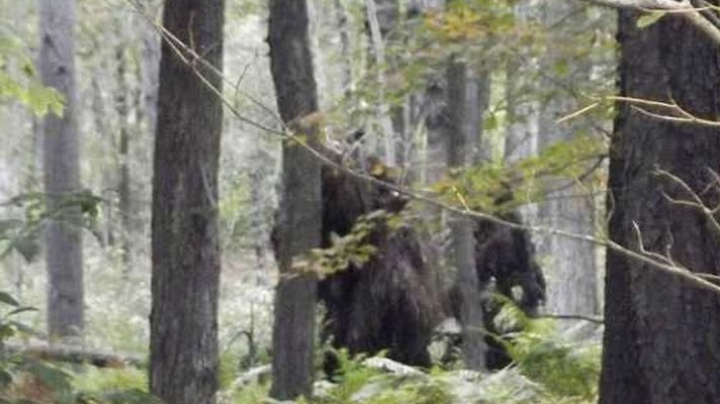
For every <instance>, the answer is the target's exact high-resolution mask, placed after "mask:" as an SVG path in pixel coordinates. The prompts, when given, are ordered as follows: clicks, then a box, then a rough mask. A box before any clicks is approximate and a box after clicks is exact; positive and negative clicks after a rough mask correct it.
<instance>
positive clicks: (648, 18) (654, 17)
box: [637, 11, 667, 29]
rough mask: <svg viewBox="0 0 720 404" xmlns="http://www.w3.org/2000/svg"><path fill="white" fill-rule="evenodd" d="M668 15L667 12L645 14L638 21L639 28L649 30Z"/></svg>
mask: <svg viewBox="0 0 720 404" xmlns="http://www.w3.org/2000/svg"><path fill="white" fill-rule="evenodd" d="M665 14H667V11H651V12H649V13H647V14H644V15H643V16H641V17H640V18H638V20H637V27H638V28H640V29H643V28H647V27H649V26H651V25H653V24H655V23H656V22H658V21H659V20H660V19H661V18H663V16H664V15H665Z"/></svg>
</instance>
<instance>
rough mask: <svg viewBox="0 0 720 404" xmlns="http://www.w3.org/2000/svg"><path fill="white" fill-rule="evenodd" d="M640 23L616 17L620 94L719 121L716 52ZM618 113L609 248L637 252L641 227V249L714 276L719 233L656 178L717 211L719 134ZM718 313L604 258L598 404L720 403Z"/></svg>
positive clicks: (696, 296)
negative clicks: (674, 105)
mask: <svg viewBox="0 0 720 404" xmlns="http://www.w3.org/2000/svg"><path fill="white" fill-rule="evenodd" d="M713 3H714V4H716V2H713ZM638 17H639V13H638V12H634V11H621V12H620V20H619V34H618V39H619V42H620V45H621V53H620V57H621V59H620V94H621V95H623V96H628V97H635V98H642V99H650V100H656V101H665V102H672V101H675V102H677V103H678V104H679V105H680V106H681V107H682V108H684V109H685V110H686V111H689V112H691V113H693V114H696V115H698V116H701V117H703V118H706V119H716V118H717V116H718V115H719V114H720V103H719V102H718V100H719V99H720V70H718V52H717V48H716V47H715V46H713V44H712V43H711V42H710V41H709V40H708V39H707V38H705V37H704V36H703V34H702V33H701V32H698V31H697V30H696V29H695V28H694V27H693V26H691V25H688V23H687V22H685V21H684V20H683V19H682V18H679V17H677V16H672V15H667V16H665V17H663V18H662V19H661V20H660V21H659V22H658V23H656V24H654V25H652V26H651V27H648V28H645V29H638V28H637V18H638ZM671 100H672V101H671ZM618 107H619V114H618V116H617V118H616V121H615V135H614V138H613V143H612V150H611V162H610V187H611V192H610V194H609V196H608V198H609V202H608V204H609V209H608V210H609V211H610V212H612V217H611V220H610V236H611V238H612V240H613V241H615V242H617V243H620V244H622V245H625V246H627V247H629V248H632V249H633V250H638V249H639V248H640V245H638V244H639V242H638V238H639V236H638V233H637V232H636V231H635V229H634V226H635V224H637V228H638V229H639V231H640V234H641V236H640V239H641V240H642V243H643V245H644V248H645V249H647V250H649V251H651V252H654V253H658V254H663V255H665V254H669V255H670V256H671V257H672V259H673V261H675V262H677V263H679V264H681V265H685V266H687V267H688V268H690V269H691V270H692V271H695V272H705V273H708V274H713V275H716V276H717V275H718V274H719V273H720V269H719V268H720V248H718V246H719V244H720V234H718V232H717V231H715V230H714V229H712V228H711V225H710V223H709V220H708V218H707V216H705V215H704V214H703V213H702V212H700V211H698V210H697V209H694V208H692V207H689V206H679V205H677V204H673V203H671V202H670V201H669V200H668V198H666V195H667V196H670V197H672V198H676V199H682V200H689V199H690V198H691V195H690V194H689V192H688V190H687V189H684V188H682V187H680V186H678V185H677V183H675V182H673V181H672V180H670V179H669V178H668V177H667V176H663V175H658V173H657V170H658V169H662V170H666V171H669V172H671V173H672V174H673V175H675V176H677V177H678V178H680V179H681V180H683V181H684V182H685V183H686V184H687V185H688V186H689V188H690V189H692V190H693V191H694V192H697V193H698V195H699V196H700V198H702V200H703V201H704V202H705V203H706V204H707V205H708V206H710V207H714V206H716V205H717V204H718V201H719V199H720V198H719V191H718V184H717V182H716V181H715V180H714V179H713V177H712V175H711V174H710V171H709V170H714V171H715V172H718V171H720V131H719V130H718V129H717V128H712V127H703V126H698V125H693V124H677V123H671V122H667V121H663V120H659V119H656V118H653V117H649V116H647V115H645V114H643V113H642V112H639V111H637V110H636V109H634V108H632V107H631V106H629V105H628V104H626V103H621V104H619V105H618ZM655 112H660V113H662V111H655ZM718 312H720V297H718V296H717V294H714V293H710V292H707V291H704V290H700V289H697V288H694V287H692V286H690V285H689V284H687V283H686V282H683V281H681V280H680V279H678V278H676V277H673V276H670V275H666V274H663V273H660V272H658V271H657V270H654V269H652V268H651V267H649V266H648V265H647V264H644V263H642V262H638V261H636V260H630V259H627V258H625V257H624V256H622V255H620V254H618V253H617V252H614V251H609V253H608V261H607V279H606V306H605V319H606V326H605V327H606V328H605V339H604V350H603V367H602V369H603V372H602V377H601V392H600V395H601V397H600V402H601V403H603V404H613V403H635V404H646V403H647V404H651V403H652V404H664V403H668V404H669V403H672V404H683V403H688V404H690V403H693V404H695V403H716V402H719V401H720V378H718V377H717V375H718V374H720V316H718Z"/></svg>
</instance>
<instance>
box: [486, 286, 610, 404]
mask: <svg viewBox="0 0 720 404" xmlns="http://www.w3.org/2000/svg"><path fill="white" fill-rule="evenodd" d="M496 299H498V301H499V302H500V304H502V311H501V313H500V315H498V318H500V321H506V322H511V323H515V327H514V328H516V329H519V330H520V331H517V332H513V333H512V334H510V335H505V336H503V337H501V336H497V335H493V336H492V337H494V338H496V340H497V341H499V342H500V343H501V344H503V345H504V346H505V347H506V349H507V352H508V354H509V355H510V357H511V358H512V359H513V361H514V362H515V364H516V366H517V367H518V369H519V370H520V372H521V373H522V374H523V375H525V376H527V377H528V378H529V379H531V380H533V381H535V382H537V383H540V384H541V385H542V386H543V387H544V388H545V389H546V390H547V392H548V393H549V394H550V395H552V396H554V397H564V398H572V399H578V400H588V401H593V400H595V399H596V398H597V393H598V390H597V387H598V380H599V377H600V345H599V343H597V344H587V345H584V346H580V345H577V344H573V343H570V342H568V341H565V340H563V338H562V337H561V336H560V335H559V333H558V332H557V331H556V329H555V324H554V322H553V321H552V320H550V319H533V318H530V317H528V315H527V314H525V312H523V311H522V309H521V308H520V307H519V306H517V305H516V304H515V303H514V302H513V301H512V300H511V299H508V298H505V297H502V296H496ZM503 319H504V320H503ZM508 337H509V338H508Z"/></svg>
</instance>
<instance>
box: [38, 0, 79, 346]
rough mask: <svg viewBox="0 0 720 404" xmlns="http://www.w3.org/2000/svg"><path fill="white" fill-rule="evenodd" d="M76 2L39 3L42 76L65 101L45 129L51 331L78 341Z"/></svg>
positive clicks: (49, 116)
mask: <svg viewBox="0 0 720 404" xmlns="http://www.w3.org/2000/svg"><path fill="white" fill-rule="evenodd" d="M74 29H75V0H60V1H53V0H41V1H40V32H41V35H40V58H39V65H40V76H41V78H42V82H43V84H45V85H46V86H48V87H52V88H54V89H56V90H57V91H58V92H59V93H60V94H62V95H63V97H64V99H65V108H64V109H63V113H62V115H61V116H58V115H55V114H47V115H46V116H45V118H44V120H43V123H42V131H43V172H44V175H45V193H46V195H47V210H48V212H55V213H54V214H52V216H51V218H50V220H48V221H47V224H46V233H45V242H46V253H45V259H46V262H47V272H48V278H49V280H48V285H49V286H48V301H47V315H48V331H49V334H50V335H52V336H56V337H67V336H72V335H79V334H80V332H81V331H82V329H83V326H84V313H83V308H84V304H85V303H84V293H83V259H82V233H81V231H82V230H81V220H82V213H81V211H80V207H79V206H77V205H75V206H74V207H73V206H72V205H68V202H69V201H70V200H72V198H73V193H77V192H78V191H79V189H80V166H79V162H80V160H79V159H80V135H79V133H78V123H77V102H78V96H77V89H76V84H75V39H74V32H73V31H74Z"/></svg>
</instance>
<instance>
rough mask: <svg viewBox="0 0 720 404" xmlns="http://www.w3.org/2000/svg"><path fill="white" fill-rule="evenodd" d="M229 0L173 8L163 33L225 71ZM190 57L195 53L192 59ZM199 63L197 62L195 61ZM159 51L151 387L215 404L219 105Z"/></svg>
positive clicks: (176, 2)
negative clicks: (225, 31)
mask: <svg viewBox="0 0 720 404" xmlns="http://www.w3.org/2000/svg"><path fill="white" fill-rule="evenodd" d="M223 22H224V1H223V0H203V1H197V0H167V1H166V2H165V11H164V15H163V25H164V27H165V28H166V29H168V30H169V31H170V32H171V33H172V34H173V35H175V36H176V37H177V38H178V39H179V40H180V41H182V42H183V43H185V44H192V46H194V47H195V52H197V54H198V55H202V57H203V58H204V59H205V60H206V61H207V62H208V63H209V64H211V65H213V66H215V67H216V68H218V69H220V70H222V57H223ZM185 56H188V55H185ZM191 59H192V58H191ZM194 68H195V69H197V73H199V74H202V75H203V76H204V77H205V78H206V79H207V80H208V81H209V82H210V83H211V84H212V85H214V86H216V87H220V85H221V80H220V77H218V76H217V75H216V74H214V73H213V72H212V71H211V70H210V69H208V68H205V67H204V66H203V65H202V64H201V63H200V62H195V63H194V64H193V65H192V66H189V65H186V64H185V63H184V62H183V61H182V60H181V59H180V58H179V57H178V55H177V54H176V53H175V52H174V50H173V49H172V48H171V47H170V46H169V45H168V43H167V42H164V43H163V46H162V59H161V64H160V90H159V105H158V122H157V132H156V138H155V157H154V173H155V175H154V178H153V203H152V260H153V273H152V300H153V301H152V312H151V315H150V332H151V336H150V389H151V392H152V393H153V394H155V395H156V396H158V397H160V398H161V399H163V400H164V401H165V402H167V403H173V404H202V403H214V402H215V392H216V391H217V388H218V336H217V331H218V329H217V309H218V300H217V299H218V288H219V277H220V248H219V243H218V223H217V221H218V207H217V201H218V184H217V182H218V161H219V154H220V133H221V129H222V118H223V110H222V104H221V100H220V99H219V98H218V96H217V95H215V94H214V93H213V92H212V91H211V90H210V89H208V88H207V86H206V85H205V84H203V82H202V81H201V80H200V79H199V77H198V76H197V74H196V72H195V71H194Z"/></svg>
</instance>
